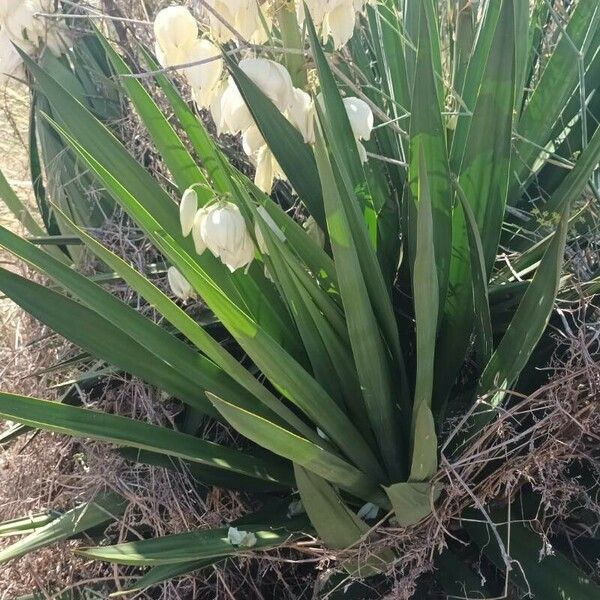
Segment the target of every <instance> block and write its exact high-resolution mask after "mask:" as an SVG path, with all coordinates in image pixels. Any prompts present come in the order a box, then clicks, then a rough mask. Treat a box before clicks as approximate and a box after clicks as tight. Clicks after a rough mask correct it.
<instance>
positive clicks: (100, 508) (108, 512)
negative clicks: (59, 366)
mask: <svg viewBox="0 0 600 600" xmlns="http://www.w3.org/2000/svg"><path fill="white" fill-rule="evenodd" d="M0 401H1V400H0ZM126 507H127V501H126V500H125V499H124V498H123V497H122V496H119V495H118V494H115V493H113V492H106V493H103V494H100V495H99V496H97V497H96V498H95V499H94V500H93V501H91V502H88V503H85V504H83V505H81V506H79V507H77V508H73V509H72V510H69V511H68V512H66V513H65V514H63V515H60V516H58V517H55V518H54V519H53V520H52V521H51V522H50V523H48V524H47V525H45V526H43V527H41V528H39V529H37V530H36V531H34V532H32V533H30V534H29V535H28V536H26V537H24V538H22V539H20V540H19V541H18V542H15V543H14V544H11V545H10V546H7V547H6V548H4V549H2V550H0V564H2V563H4V562H6V561H9V560H13V559H16V558H19V557H21V556H24V555H25V554H29V553H30V552H33V551H34V550H38V549H40V548H45V547H46V546H49V545H50V544H54V543H55V542H59V541H61V540H66V539H68V538H71V537H73V536H75V535H77V534H79V533H82V532H84V531H86V530H88V529H92V528H93V527H96V526H97V525H101V524H102V523H106V522H108V521H113V520H115V519H118V518H119V517H120V516H121V515H122V514H123V512H125V508H126Z"/></svg>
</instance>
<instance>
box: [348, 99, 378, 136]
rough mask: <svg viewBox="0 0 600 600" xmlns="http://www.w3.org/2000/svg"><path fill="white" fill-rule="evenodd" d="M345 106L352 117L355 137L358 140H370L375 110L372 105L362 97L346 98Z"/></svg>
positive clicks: (351, 123)
mask: <svg viewBox="0 0 600 600" xmlns="http://www.w3.org/2000/svg"><path fill="white" fill-rule="evenodd" d="M344 106H345V107H346V112H347V113H348V118H349V119H350V125H351V126H352V131H353V133H354V137H355V138H356V139H357V140H365V141H369V140H370V139H371V132H372V131H373V121H374V117H373V111H372V110H371V107H370V106H369V105H368V104H367V103H366V102H365V101H364V100H361V99H360V98H354V97H349V98H344Z"/></svg>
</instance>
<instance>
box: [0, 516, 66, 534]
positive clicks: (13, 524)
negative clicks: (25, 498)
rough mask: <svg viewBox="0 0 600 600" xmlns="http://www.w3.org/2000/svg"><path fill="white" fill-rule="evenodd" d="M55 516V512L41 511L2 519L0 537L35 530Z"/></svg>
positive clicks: (52, 519)
mask: <svg viewBox="0 0 600 600" xmlns="http://www.w3.org/2000/svg"><path fill="white" fill-rule="evenodd" d="M57 516H58V513H55V512H43V513H37V514H34V515H28V516H27V517H20V518H18V519H11V520H10V521H4V522H3V523H0V538H2V537H9V536H12V535H23V534H25V533H29V532H30V531H35V530H36V529H40V527H43V526H44V525H47V524H48V523H50V522H52V521H54V519H56V517H57Z"/></svg>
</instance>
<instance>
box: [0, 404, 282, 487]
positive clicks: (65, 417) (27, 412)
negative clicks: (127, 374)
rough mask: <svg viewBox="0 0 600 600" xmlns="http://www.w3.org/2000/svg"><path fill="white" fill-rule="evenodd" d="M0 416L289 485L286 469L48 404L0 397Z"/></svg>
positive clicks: (159, 430) (273, 461) (145, 426)
mask: <svg viewBox="0 0 600 600" xmlns="http://www.w3.org/2000/svg"><path fill="white" fill-rule="evenodd" d="M0 415H2V416H3V417H4V418H6V419H10V420H12V421H18V422H19V423H25V424H26V425H30V426H32V427H37V428H40V429H45V430H48V431H53V432H55V433H62V434H66V435H70V436H75V437H85V438H92V439H96V440H103V441H106V442H110V443H112V444H116V445H118V446H127V447H129V446H131V447H133V448H139V449H141V450H149V451H150V452H158V453H161V454H166V455H167V456H173V457H176V458H181V459H183V460H189V461H192V462H198V463H200V464H203V465H205V466H207V467H212V468H215V469H223V470H227V471H231V472H233V473H240V474H242V475H246V476H248V477H255V478H257V479H264V480H266V481H274V482H278V483H283V484H291V473H290V468H289V466H288V464H287V463H286V462H285V461H281V460H279V459H277V458H276V457H274V456H272V457H268V458H259V457H256V456H253V455H251V454H244V453H242V452H239V451H237V450H232V449H230V448H226V447H224V446H220V445H219V444H215V443H213V442H207V441H204V440H200V439H198V438H195V437H193V436H191V435H187V434H185V433H179V432H177V431H173V430H171V429H167V428H166V427H160V426H158V425H151V424H149V423H143V422H141V421H135V420H134V419H129V418H126V417H121V416H118V415H109V414H106V413H103V412H99V411H95V410H89V409H87V408H79V407H74V406H67V405H65V404H59V403H57V402H50V401H48V400H39V399H38V398H29V397H27V396H19V395H16V394H7V393H4V392H0Z"/></svg>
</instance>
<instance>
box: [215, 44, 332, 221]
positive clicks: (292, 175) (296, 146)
mask: <svg viewBox="0 0 600 600" xmlns="http://www.w3.org/2000/svg"><path fill="white" fill-rule="evenodd" d="M225 61H226V63H227V66H228V67H229V70H230V71H231V75H232V76H233V79H234V80H235V83H236V85H237V86H238V88H239V90H240V93H241V94H242V96H243V98H244V100H245V102H246V104H247V105H248V108H249V109H250V112H251V113H252V116H253V117H254V120H255V121H256V124H257V125H258V128H259V129H260V132H261V134H262V136H263V137H264V139H265V141H266V142H267V144H268V145H269V148H270V149H271V152H273V155H274V156H275V158H276V160H277V162H278V163H279V165H280V166H281V168H282V169H283V172H284V173H285V174H286V176H287V178H288V180H289V182H290V184H291V185H292V187H293V188H294V190H295V191H296V193H297V194H298V196H299V197H300V199H301V200H302V202H303V203H304V205H305V206H306V208H307V209H308V211H309V212H310V214H311V215H312V216H313V217H314V219H315V220H316V221H317V223H318V224H319V226H320V227H321V228H322V229H324V228H325V218H324V210H323V197H322V192H321V186H320V184H319V177H318V173H317V169H316V165H315V159H314V156H313V153H312V151H311V149H310V147H309V146H308V145H307V144H305V143H304V139H303V138H302V135H301V134H300V132H299V131H298V130H297V129H296V128H295V127H294V126H293V125H292V124H291V123H290V122H289V121H288V120H287V119H286V118H285V117H284V116H283V115H282V114H281V112H280V111H279V109H278V108H277V107H276V106H275V105H274V104H273V103H272V102H271V101H270V100H269V99H268V98H267V97H266V96H265V95H264V94H263V92H262V91H261V90H260V89H259V88H258V87H257V86H256V85H255V84H254V83H253V82H252V81H251V80H250V78H249V77H248V76H247V75H246V74H245V73H244V72H243V71H242V70H241V69H240V68H239V67H238V66H237V65H236V64H235V62H234V60H233V59H232V58H230V57H227V56H226V57H225Z"/></svg>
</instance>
